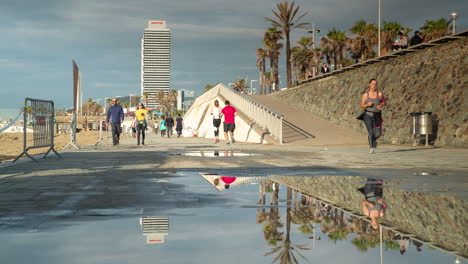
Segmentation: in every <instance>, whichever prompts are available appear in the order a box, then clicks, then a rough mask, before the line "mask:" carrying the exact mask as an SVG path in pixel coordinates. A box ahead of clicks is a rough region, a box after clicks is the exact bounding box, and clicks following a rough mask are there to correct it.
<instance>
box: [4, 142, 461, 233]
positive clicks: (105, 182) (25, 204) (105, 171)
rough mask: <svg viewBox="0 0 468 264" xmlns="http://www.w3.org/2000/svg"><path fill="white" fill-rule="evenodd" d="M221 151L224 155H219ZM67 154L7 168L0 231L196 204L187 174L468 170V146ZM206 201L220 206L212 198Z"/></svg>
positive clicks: (432, 176)
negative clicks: (30, 221) (44, 220)
mask: <svg viewBox="0 0 468 264" xmlns="http://www.w3.org/2000/svg"><path fill="white" fill-rule="evenodd" d="M215 151H218V154H219V156H215ZM242 154H244V156H242ZM62 156H63V159H59V158H58V157H56V156H54V155H52V156H50V157H48V158H46V159H40V162H38V163H35V162H32V161H31V162H28V161H27V162H20V163H19V164H14V165H12V164H9V163H3V164H1V166H0V183H1V184H0V227H3V228H9V227H10V225H12V224H20V223H21V221H19V222H18V221H14V223H12V222H11V221H10V220H11V219H15V218H14V217H21V219H23V218H24V216H25V215H27V214H28V213H32V214H38V213H41V214H46V215H49V216H50V215H62V214H63V215H77V214H78V215H80V214H85V215H86V214H95V213H96V212H93V210H113V209H123V208H127V209H128V208H132V209H131V211H132V210H136V209H135V208H140V209H138V210H141V208H145V206H146V205H149V204H150V205H151V206H150V207H152V208H154V207H155V206H156V207H157V206H161V207H170V206H174V205H176V204H181V203H182V204H184V203H186V202H190V201H192V200H193V197H192V196H191V194H190V186H183V184H174V183H171V182H170V181H169V180H170V179H172V178H173V177H178V176H177V175H179V174H180V173H184V172H186V173H196V174H198V173H200V172H208V173H218V174H223V175H231V176H267V177H272V176H327V175H345V176H353V175H359V176H378V177H382V178H385V177H387V178H398V177H399V178H402V179H405V180H406V181H408V180H409V181H415V184H418V182H419V183H421V182H427V181H434V182H438V183H440V184H442V185H443V187H444V188H454V190H455V191H456V190H457V188H466V186H467V183H466V175H467V173H468V150H466V149H451V148H438V149H434V148H413V147H410V146H395V145H383V146H381V147H380V148H379V149H378V150H377V154H374V155H371V154H368V150H367V147H365V146H351V147H350V146H343V147H327V148H323V147H313V146H289V145H260V144H245V143H236V144H231V145H229V146H228V145H225V144H216V145H215V144H213V143H212V141H211V140H207V139H203V138H170V139H168V138H160V137H156V136H154V135H151V136H149V137H148V140H147V145H145V146H136V144H135V142H134V140H133V139H131V140H127V141H123V142H121V144H120V146H117V147H113V146H110V145H103V146H97V147H96V146H86V147H83V148H82V149H81V150H76V151H75V150H73V151H67V152H63V153H62ZM179 176H180V175H179ZM185 188H188V189H185ZM182 190H185V191H182ZM459 191H460V192H462V193H464V190H459ZM196 199H197V201H200V199H201V198H200V197H198V198H196ZM202 200H204V201H205V202H207V203H210V202H219V200H216V201H214V200H211V197H209V196H207V197H203V199H202ZM45 212H47V213H45ZM112 212H113V211H112ZM136 213H141V212H140V211H138V212H136ZM12 217H13V218H12ZM36 220H37V218H36ZM23 224H24V223H23Z"/></svg>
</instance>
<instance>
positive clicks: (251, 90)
mask: <svg viewBox="0 0 468 264" xmlns="http://www.w3.org/2000/svg"><path fill="white" fill-rule="evenodd" d="M253 82H258V80H250V94H253V86H252V83H253Z"/></svg>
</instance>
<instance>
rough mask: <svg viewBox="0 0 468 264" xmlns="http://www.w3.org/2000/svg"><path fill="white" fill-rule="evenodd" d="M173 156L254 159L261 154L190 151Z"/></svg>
mask: <svg viewBox="0 0 468 264" xmlns="http://www.w3.org/2000/svg"><path fill="white" fill-rule="evenodd" d="M171 155H174V156H188V157H206V158H208V157H252V156H258V155H261V154H256V153H246V152H237V151H227V150H226V151H222V150H220V151H217V150H214V151H213V150H207V151H188V152H182V153H176V154H171Z"/></svg>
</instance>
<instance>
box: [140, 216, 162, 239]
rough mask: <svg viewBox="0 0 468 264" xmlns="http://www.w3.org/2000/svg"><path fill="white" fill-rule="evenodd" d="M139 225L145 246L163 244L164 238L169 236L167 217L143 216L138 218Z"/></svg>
mask: <svg viewBox="0 0 468 264" xmlns="http://www.w3.org/2000/svg"><path fill="white" fill-rule="evenodd" d="M140 225H141V230H142V232H143V235H144V236H146V243H147V244H163V243H164V237H165V236H166V235H168V234H169V217H167V216H145V217H142V218H140Z"/></svg>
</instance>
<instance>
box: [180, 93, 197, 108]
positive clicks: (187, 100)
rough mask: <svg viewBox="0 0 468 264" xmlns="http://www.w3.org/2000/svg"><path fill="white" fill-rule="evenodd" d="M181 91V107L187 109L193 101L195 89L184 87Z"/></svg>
mask: <svg viewBox="0 0 468 264" xmlns="http://www.w3.org/2000/svg"><path fill="white" fill-rule="evenodd" d="M181 91H184V101H183V109H184V110H187V109H189V107H190V106H191V105H192V104H193V102H195V91H192V90H185V89H182V90H181Z"/></svg>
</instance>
